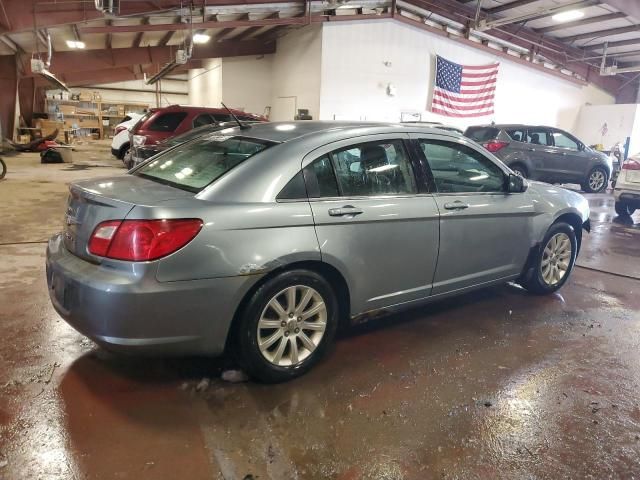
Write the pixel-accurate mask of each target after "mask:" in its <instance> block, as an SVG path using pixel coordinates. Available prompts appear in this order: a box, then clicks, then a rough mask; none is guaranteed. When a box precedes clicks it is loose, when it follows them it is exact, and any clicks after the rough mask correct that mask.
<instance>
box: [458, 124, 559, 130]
mask: <svg viewBox="0 0 640 480" xmlns="http://www.w3.org/2000/svg"><path fill="white" fill-rule="evenodd" d="M469 128H550V129H552V130H562V129H561V128H558V127H551V126H549V125H529V124H524V123H495V124H488V125H470V126H469V127H468V129H469Z"/></svg>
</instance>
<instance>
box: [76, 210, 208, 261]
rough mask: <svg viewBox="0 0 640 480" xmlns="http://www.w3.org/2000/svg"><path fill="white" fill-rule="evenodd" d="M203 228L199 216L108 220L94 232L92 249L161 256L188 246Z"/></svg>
mask: <svg viewBox="0 0 640 480" xmlns="http://www.w3.org/2000/svg"><path fill="white" fill-rule="evenodd" d="M201 228H202V220H200V219H197V218H186V219H168V220H108V221H106V222H102V223H101V224H99V225H98V226H97V227H96V228H95V230H94V231H93V233H92V234H91V238H90V239H89V253H91V254H92V255H97V256H99V257H107V258H113V259H115V260H128V261H131V262H144V261H149V260H157V259H158V258H162V257H165V256H167V255H169V254H171V253H173V252H175V251H176V250H179V249H180V248H182V247H184V246H185V245H186V244H187V243H189V242H190V241H191V240H193V239H194V238H195V236H196V235H197V234H198V232H199V231H200V229H201Z"/></svg>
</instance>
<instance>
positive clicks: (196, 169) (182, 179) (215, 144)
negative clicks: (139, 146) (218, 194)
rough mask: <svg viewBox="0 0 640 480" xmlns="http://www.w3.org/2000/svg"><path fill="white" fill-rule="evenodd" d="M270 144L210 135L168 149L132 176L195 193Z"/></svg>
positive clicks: (251, 139)
mask: <svg viewBox="0 0 640 480" xmlns="http://www.w3.org/2000/svg"><path fill="white" fill-rule="evenodd" d="M271 145H273V143H272V142H268V141H265V140H259V139H255V138H246V137H239V136H227V135H219V134H214V135H209V136H206V137H202V138H199V139H196V140H193V141H191V142H189V143H185V144H183V145H181V146H178V147H176V148H173V149H171V150H168V151H167V152H166V153H164V154H161V155H159V156H158V157H156V159H155V160H153V161H152V162H149V163H147V164H145V165H143V166H142V167H141V168H139V169H138V170H136V171H135V172H134V173H133V175H137V176H140V177H144V178H147V179H149V180H153V181H156V182H158V183H164V184H166V185H170V186H173V187H177V188H180V189H182V190H187V191H190V192H196V193H197V192H199V191H201V190H202V189H203V188H204V187H206V186H207V185H209V184H210V183H212V182H214V181H215V180H216V179H218V178H219V177H221V176H222V175H224V174H225V173H227V172H228V171H229V170H231V169H232V168H233V167H235V166H236V165H238V164H240V163H242V162H243V161H245V160H246V159H247V158H249V157H251V156H252V155H255V154H256V153H258V152H261V151H262V150H264V149H266V148H268V147H270V146H271Z"/></svg>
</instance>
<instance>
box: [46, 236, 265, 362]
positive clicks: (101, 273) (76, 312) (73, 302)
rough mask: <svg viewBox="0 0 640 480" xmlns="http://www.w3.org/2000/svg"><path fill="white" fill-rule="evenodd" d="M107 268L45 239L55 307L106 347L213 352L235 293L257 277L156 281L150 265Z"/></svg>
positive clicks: (222, 338)
mask: <svg viewBox="0 0 640 480" xmlns="http://www.w3.org/2000/svg"><path fill="white" fill-rule="evenodd" d="M149 265H151V264H146V267H147V268H146V269H145V268H142V269H138V270H137V271H136V269H135V268H130V269H128V270H126V269H125V270H115V269H113V268H108V267H105V266H101V265H96V264H93V263H90V262H87V261H85V260H83V259H81V258H79V257H77V256H75V255H73V254H71V253H70V252H69V251H68V250H67V249H66V248H65V247H64V246H63V243H62V239H61V236H60V235H55V236H54V237H52V238H51V239H50V240H49V244H48V246H47V257H46V267H47V268H46V270H47V284H48V287H49V296H50V298H51V302H52V304H53V306H54V308H55V310H56V311H57V312H58V313H59V314H60V316H61V317H62V318H64V319H65V320H66V321H67V323H69V325H71V326H72V327H73V328H75V329H76V330H77V331H79V332H80V333H82V334H83V335H86V336H87V337H89V338H91V339H92V340H94V341H95V342H96V343H98V344H100V345H102V346H104V347H105V348H107V349H108V350H113V351H118V352H125V353H140V354H154V355H219V354H221V353H222V352H223V350H224V347H225V343H226V339H227V335H228V332H229V327H230V325H231V322H232V319H233V316H234V314H235V311H236V308H237V306H238V305H239V303H240V301H241V299H242V297H243V296H244V294H245V293H246V292H247V291H248V289H249V288H250V287H251V285H252V284H253V283H255V282H256V281H257V280H258V278H256V276H238V277H224V278H214V279H206V280H191V281H180V282H158V281H157V280H156V279H155V269H151V268H148V267H149Z"/></svg>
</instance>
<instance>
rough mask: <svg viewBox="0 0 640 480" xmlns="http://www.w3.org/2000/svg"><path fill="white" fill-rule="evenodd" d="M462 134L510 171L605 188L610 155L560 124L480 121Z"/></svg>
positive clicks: (588, 188) (587, 187)
mask: <svg viewBox="0 0 640 480" xmlns="http://www.w3.org/2000/svg"><path fill="white" fill-rule="evenodd" d="M465 136H467V137H468V138H471V139H472V140H475V141H476V142H478V143H480V144H482V145H483V146H484V147H485V148H486V149H487V150H489V151H490V152H491V153H493V154H494V155H495V156H496V157H498V158H499V159H500V160H502V161H503V162H504V163H506V164H507V165H508V166H509V167H510V168H511V169H512V170H513V171H515V172H516V173H519V174H520V175H522V176H523V177H526V178H530V179H532V180H541V181H543V182H549V183H577V184H580V185H581V186H582V190H584V191H585V192H588V193H596V192H601V191H603V190H604V189H606V188H607V184H608V182H609V178H610V177H611V169H612V163H611V159H610V158H609V157H608V156H607V155H605V154H604V153H601V152H598V151H596V150H593V149H592V148H590V147H588V146H586V145H585V144H584V143H582V142H581V141H580V140H578V139H577V138H576V137H574V136H573V135H571V134H570V133H567V132H565V131H564V130H560V129H559V128H552V127H544V126H533V125H517V124H514V125H483V126H472V127H469V128H467V130H466V131H465Z"/></svg>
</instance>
